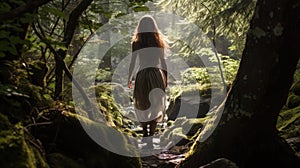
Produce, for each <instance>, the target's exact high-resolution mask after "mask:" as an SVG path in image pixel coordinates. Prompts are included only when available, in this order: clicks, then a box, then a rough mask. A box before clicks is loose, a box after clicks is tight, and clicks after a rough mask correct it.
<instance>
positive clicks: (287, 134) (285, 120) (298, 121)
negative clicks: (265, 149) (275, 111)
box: [276, 106, 300, 138]
mask: <svg viewBox="0 0 300 168" xmlns="http://www.w3.org/2000/svg"><path fill="white" fill-rule="evenodd" d="M276 127H277V129H278V130H279V131H280V133H281V135H282V136H283V137H284V138H291V137H296V136H300V133H299V132H300V106H298V107H295V108H293V109H289V110H285V111H281V113H280V114H279V117H278V120H277V125H276Z"/></svg>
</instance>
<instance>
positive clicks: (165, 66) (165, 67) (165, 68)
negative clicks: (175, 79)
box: [160, 55, 168, 87]
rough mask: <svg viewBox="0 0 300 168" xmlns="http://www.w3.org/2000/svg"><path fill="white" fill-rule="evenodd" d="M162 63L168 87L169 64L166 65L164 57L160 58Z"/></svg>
mask: <svg viewBox="0 0 300 168" xmlns="http://www.w3.org/2000/svg"><path fill="white" fill-rule="evenodd" d="M160 63H161V67H162V70H163V72H164V77H165V86H166V87H167V83H168V70H167V64H166V60H165V58H164V55H161V56H160Z"/></svg>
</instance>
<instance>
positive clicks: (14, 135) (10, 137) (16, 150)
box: [0, 124, 48, 168]
mask: <svg viewBox="0 0 300 168" xmlns="http://www.w3.org/2000/svg"><path fill="white" fill-rule="evenodd" d="M1 125H2V124H1ZM2 128H3V127H2ZM24 130H25V128H24V127H22V126H21V125H17V126H14V127H13V128H11V129H6V130H1V132H0V155H1V158H0V167H5V168H9V167H12V168H18V167H20V168H26V167H28V168H34V167H39V168H40V167H41V168H44V167H45V168H47V167H48V165H47V164H46V162H45V161H44V159H43V157H42V156H41V154H40V152H39V151H38V150H37V149H36V148H35V147H33V146H31V145H29V144H28V142H27V141H26V139H27V138H26V134H25V133H24Z"/></svg>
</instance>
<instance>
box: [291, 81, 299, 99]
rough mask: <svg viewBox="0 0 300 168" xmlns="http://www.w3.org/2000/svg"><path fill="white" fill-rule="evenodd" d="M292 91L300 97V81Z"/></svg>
mask: <svg viewBox="0 0 300 168" xmlns="http://www.w3.org/2000/svg"><path fill="white" fill-rule="evenodd" d="M290 91H291V92H293V93H294V94H296V95H298V96H300V81H297V82H295V83H294V84H293V85H292V87H291V89H290Z"/></svg>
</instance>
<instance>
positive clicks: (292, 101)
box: [287, 94, 300, 109]
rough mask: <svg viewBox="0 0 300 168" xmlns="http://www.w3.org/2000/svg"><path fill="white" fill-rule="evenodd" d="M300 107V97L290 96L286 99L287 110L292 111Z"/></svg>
mask: <svg viewBox="0 0 300 168" xmlns="http://www.w3.org/2000/svg"><path fill="white" fill-rule="evenodd" d="M299 105H300V96H298V95H295V94H291V95H290V96H289V97H288V99H287V106H288V108H290V109H292V108H295V107H297V106H299Z"/></svg>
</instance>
